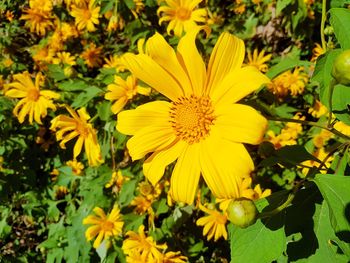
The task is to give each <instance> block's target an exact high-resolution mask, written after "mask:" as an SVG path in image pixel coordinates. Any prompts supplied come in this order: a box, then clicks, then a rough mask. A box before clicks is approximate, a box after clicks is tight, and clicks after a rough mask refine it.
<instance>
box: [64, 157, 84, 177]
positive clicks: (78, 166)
mask: <svg viewBox="0 0 350 263" xmlns="http://www.w3.org/2000/svg"><path fill="white" fill-rule="evenodd" d="M66 165H67V166H69V167H70V168H72V171H73V173H74V174H75V175H81V173H82V171H83V170H84V164H82V163H81V162H78V161H77V160H76V159H74V160H71V161H68V162H66Z"/></svg>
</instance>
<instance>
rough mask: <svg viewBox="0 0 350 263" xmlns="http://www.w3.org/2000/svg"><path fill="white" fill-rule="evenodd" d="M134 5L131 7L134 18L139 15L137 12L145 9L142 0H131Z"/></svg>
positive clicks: (139, 12)
mask: <svg viewBox="0 0 350 263" xmlns="http://www.w3.org/2000/svg"><path fill="white" fill-rule="evenodd" d="M133 2H134V5H135V7H134V8H133V9H131V12H132V14H133V15H134V17H135V18H138V17H139V14H141V12H142V11H143V10H144V9H145V4H144V3H143V0H133Z"/></svg>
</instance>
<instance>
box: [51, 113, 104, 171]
mask: <svg viewBox="0 0 350 263" xmlns="http://www.w3.org/2000/svg"><path fill="white" fill-rule="evenodd" d="M66 109H67V111H68V112H69V113H70V115H71V116H72V117H68V116H66V115H62V114H61V115H59V116H57V117H56V118H54V119H53V120H52V121H51V127H50V129H51V130H53V131H56V130H57V129H59V130H58V131H57V132H56V139H57V140H58V141H60V140H61V142H60V147H61V148H62V149H65V148H66V147H65V144H66V143H67V142H68V141H70V140H72V139H73V138H75V137H78V140H77V141H76V143H75V145H74V149H73V158H74V159H76V157H77V156H78V155H79V154H80V152H81V150H82V147H83V145H84V148H85V152H86V155H87V158H88V161H89V165H90V166H97V165H100V164H101V163H103V160H102V156H101V149H100V145H99V144H98V140H97V134H96V130H95V129H94V128H93V127H92V124H91V123H89V122H88V120H89V119H90V116H89V114H88V113H87V112H86V109H85V108H81V109H79V110H78V114H77V113H76V112H75V111H74V110H73V109H72V108H70V107H68V106H66Z"/></svg>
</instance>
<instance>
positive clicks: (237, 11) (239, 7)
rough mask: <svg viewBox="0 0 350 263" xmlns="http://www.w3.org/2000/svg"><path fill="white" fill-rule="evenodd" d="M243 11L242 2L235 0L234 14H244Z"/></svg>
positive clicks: (243, 5) (244, 6) (244, 7)
mask: <svg viewBox="0 0 350 263" xmlns="http://www.w3.org/2000/svg"><path fill="white" fill-rule="evenodd" d="M245 10H246V5H245V4H244V3H242V1H240V0H236V6H235V8H234V9H233V12H235V14H237V15H241V14H243V13H244V12H245Z"/></svg>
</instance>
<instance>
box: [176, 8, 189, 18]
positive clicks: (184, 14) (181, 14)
mask: <svg viewBox="0 0 350 263" xmlns="http://www.w3.org/2000/svg"><path fill="white" fill-rule="evenodd" d="M176 16H177V18H178V19H180V20H188V19H189V18H190V17H191V10H188V9H186V8H183V7H180V8H179V9H177V10H176Z"/></svg>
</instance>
